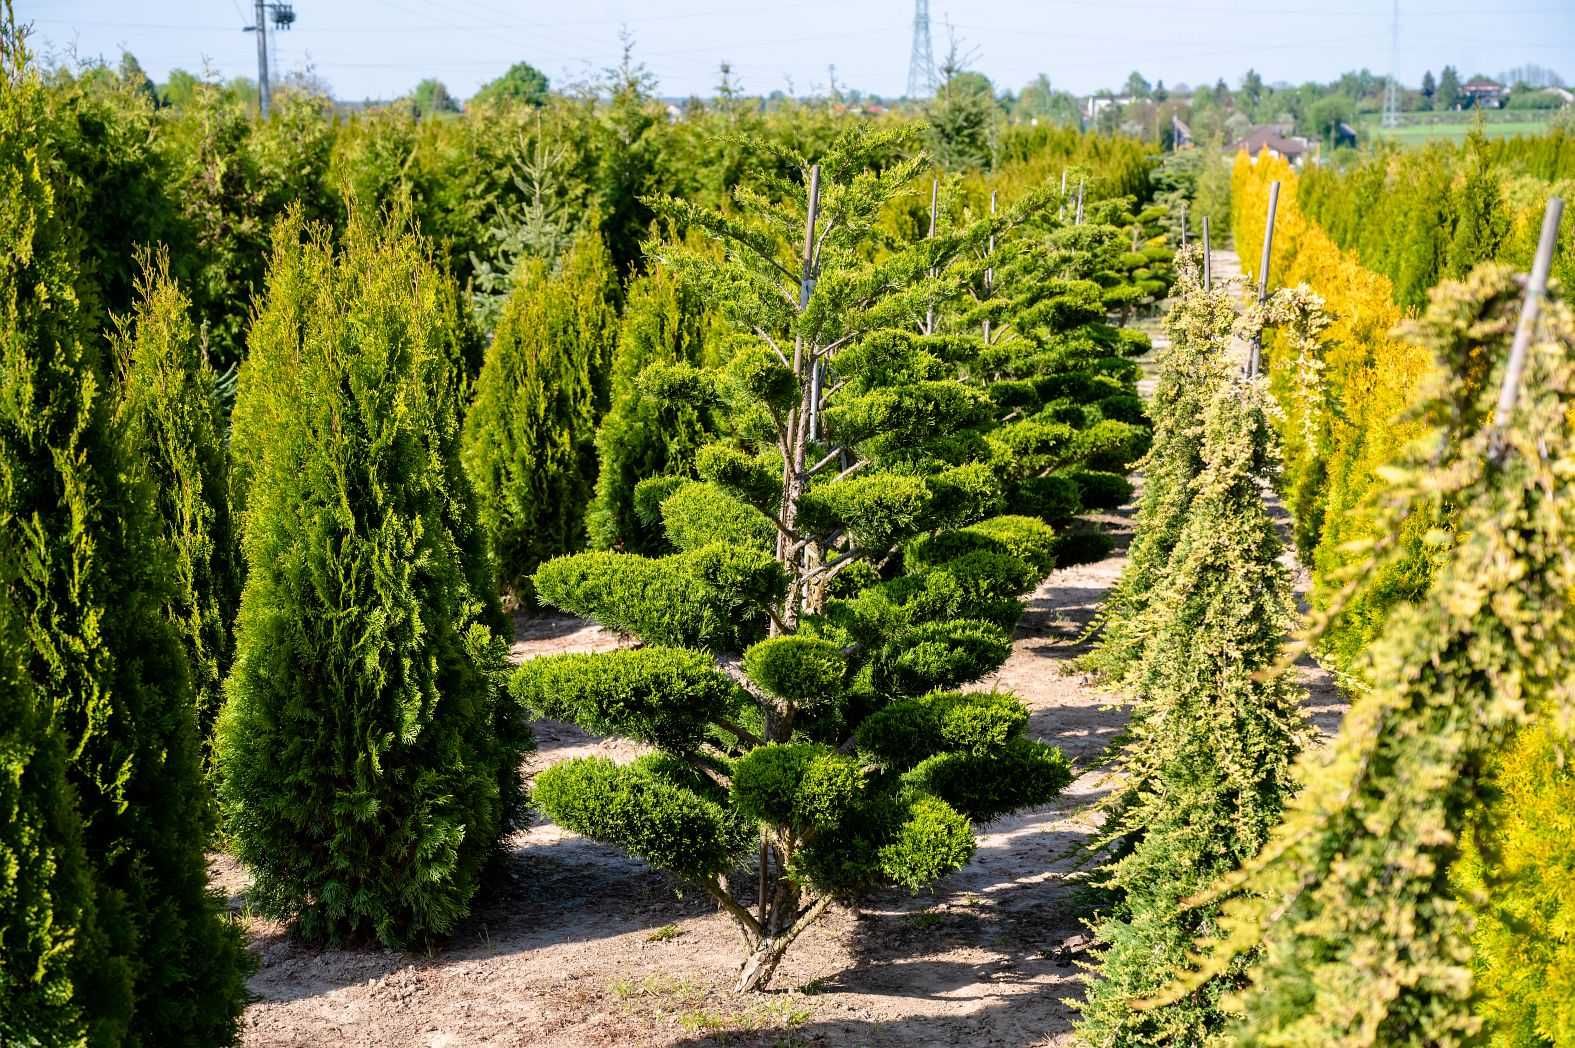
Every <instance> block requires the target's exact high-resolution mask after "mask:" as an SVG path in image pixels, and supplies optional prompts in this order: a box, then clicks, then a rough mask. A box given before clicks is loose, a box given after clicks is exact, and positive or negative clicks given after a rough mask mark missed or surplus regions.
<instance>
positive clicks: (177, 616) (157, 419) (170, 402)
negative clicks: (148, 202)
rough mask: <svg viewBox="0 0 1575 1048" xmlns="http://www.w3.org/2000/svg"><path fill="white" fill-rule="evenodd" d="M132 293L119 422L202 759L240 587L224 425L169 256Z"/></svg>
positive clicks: (226, 666)
mask: <svg viewBox="0 0 1575 1048" xmlns="http://www.w3.org/2000/svg"><path fill="white" fill-rule="evenodd" d="M137 294H138V299H137V304H136V310H135V312H134V313H133V315H132V316H131V317H130V318H127V319H126V320H123V321H121V322H120V323H119V325H118V330H117V333H116V337H115V346H116V349H117V352H118V353H119V355H120V358H121V361H122V365H123V366H124V368H125V379H124V382H123V385H122V392H121V402H120V409H119V411H120V418H121V423H122V425H123V426H124V427H125V431H126V438H127V441H128V443H129V445H130V447H131V449H132V455H133V456H134V458H135V459H136V461H138V462H139V463H140V464H141V465H142V467H143V468H144V469H145V470H146V472H147V476H148V479H149V480H150V481H151V483H152V486H153V489H154V491H155V492H156V493H157V494H156V498H157V507H158V512H159V517H160V518H161V520H162V521H163V525H164V528H163V530H164V535H165V538H166V539H167V540H168V542H169V544H170V546H171V547H172V549H173V551H174V560H173V564H172V567H173V569H174V570H173V587H172V588H173V591H174V592H173V594H172V599H171V601H170V603H169V605H168V606H167V607H166V609H165V612H166V614H167V615H168V616H169V618H170V620H171V621H172V622H174V623H175V626H176V628H177V629H178V630H179V631H180V634H181V638H182V640H183V641H184V643H185V646H186V661H187V664H188V665H189V666H190V667H191V674H192V684H193V691H194V692H195V698H196V706H195V709H196V716H197V736H198V738H199V739H200V740H201V742H202V748H203V757H204V762H205V763H208V762H209V761H211V747H212V736H213V725H214V721H215V719H216V718H217V717H218V714H219V707H220V706H221V705H222V703H223V697H224V696H223V682H224V677H225V676H226V674H228V673H229V670H230V661H231V658H232V657H233V655H234V644H233V641H232V638H231V633H230V630H231V627H232V626H233V624H234V622H235V613H236V611H237V609H238V606H239V604H240V587H241V578H240V575H241V565H240V548H239V544H238V543H237V541H236V536H235V532H234V529H233V528H232V526H231V521H230V493H229V466H228V462H227V461H226V452H225V423H224V418H223V413H222V408H221V405H220V403H219V397H218V391H217V389H216V376H215V374H214V373H213V371H212V369H211V368H209V366H208V361H207V355H206V353H205V352H204V347H203V345H202V342H201V341H200V338H199V336H198V333H197V329H196V326H195V325H194V324H193V322H192V319H191V311H190V303H189V302H188V300H187V298H186V296H185V294H184V293H183V292H182V291H181V290H180V288H179V287H177V286H176V285H175V283H174V282H173V281H172V280H171V279H170V275H169V256H168V255H167V254H166V253H164V252H160V253H158V254H157V255H152V256H148V257H146V258H144V260H143V273H142V278H141V280H140V281H139V284H138V290H137Z"/></svg>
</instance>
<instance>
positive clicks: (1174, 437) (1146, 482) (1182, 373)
mask: <svg viewBox="0 0 1575 1048" xmlns="http://www.w3.org/2000/svg"><path fill="white" fill-rule="evenodd" d="M1180 263H1181V264H1180V277H1179V279H1178V281H1177V295H1176V298H1175V304H1174V305H1173V306H1172V307H1171V310H1170V312H1169V313H1168V314H1167V315H1166V317H1165V329H1166V333H1167V334H1169V336H1170V348H1169V349H1168V350H1166V352H1165V353H1164V355H1163V356H1161V357H1160V361H1159V374H1158V376H1157V379H1156V382H1155V386H1154V397H1153V401H1152V404H1153V407H1152V412H1153V416H1154V439H1153V445H1152V447H1151V448H1150V449H1149V452H1148V455H1147V457H1146V458H1145V459H1144V460H1143V462H1142V464H1141V466H1140V468H1141V469H1142V472H1143V494H1142V498H1141V499H1140V501H1139V502H1138V510H1137V531H1136V534H1135V535H1134V536H1133V539H1132V545H1131V547H1130V548H1129V549H1128V551H1127V564H1126V567H1125V568H1123V569H1122V572H1121V577H1120V578H1119V579H1117V580H1116V585H1115V587H1114V588H1113V589H1112V590H1111V593H1110V596H1109V597H1108V598H1106V601H1105V606H1104V608H1103V609H1102V611H1101V620H1100V623H1099V631H1100V632H1099V641H1098V644H1097V645H1096V647H1095V648H1094V649H1093V650H1092V651H1091V652H1089V653H1088V655H1086V656H1084V658H1083V659H1082V660H1081V661H1082V664H1083V665H1084V666H1086V667H1088V668H1090V669H1093V670H1095V671H1096V672H1098V673H1100V674H1101V675H1102V676H1104V677H1105V678H1106V679H1108V680H1111V681H1120V680H1123V679H1124V678H1125V677H1126V676H1127V675H1128V674H1129V673H1130V672H1131V671H1132V669H1133V667H1134V666H1135V665H1136V664H1137V661H1138V659H1139V657H1140V656H1141V654H1142V647H1143V636H1142V633H1141V632H1140V630H1139V627H1138V623H1139V620H1140V618H1141V616H1142V614H1143V612H1144V609H1145V608H1147V607H1148V605H1149V603H1150V602H1151V601H1152V599H1153V594H1154V592H1155V590H1156V587H1157V584H1158V582H1159V580H1160V579H1161V578H1163V577H1164V574H1165V571H1166V567H1167V565H1168V564H1169V562H1170V557H1171V553H1172V551H1173V550H1174V549H1175V547H1176V542H1177V541H1178V539H1179V538H1180V536H1181V530H1182V527H1183V526H1184V524H1185V523H1186V520H1187V516H1188V510H1189V507H1190V506H1191V504H1192V498H1193V495H1194V493H1195V491H1196V485H1195V483H1194V482H1195V480H1196V478H1197V476H1198V474H1199V473H1201V472H1202V470H1203V424H1202V423H1203V417H1204V409H1205V408H1206V406H1207V405H1208V404H1209V403H1210V401H1211V400H1212V399H1213V396H1214V393H1215V391H1216V390H1218V389H1219V387H1220V385H1221V383H1223V382H1224V380H1225V376H1226V373H1227V371H1228V370H1229V364H1228V363H1227V362H1226V358H1225V348H1226V344H1227V341H1228V339H1229V338H1230V333H1231V330H1232V327H1233V325H1234V323H1235V320H1236V310H1235V306H1234V304H1233V303H1232V301H1231V295H1230V292H1229V291H1227V290H1226V289H1225V288H1224V287H1218V288H1214V289H1212V290H1204V288H1203V284H1202V270H1201V264H1200V263H1201V256H1200V254H1199V252H1198V250H1197V249H1196V248H1188V249H1187V250H1186V251H1184V252H1183V253H1182V256H1181V260H1180Z"/></svg>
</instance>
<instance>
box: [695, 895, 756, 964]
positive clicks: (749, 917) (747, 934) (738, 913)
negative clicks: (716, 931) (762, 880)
mask: <svg viewBox="0 0 1575 1048" xmlns="http://www.w3.org/2000/svg"><path fill="white" fill-rule="evenodd" d="M701 887H703V888H704V889H705V893H706V894H707V895H709V896H711V898H713V899H715V900H716V901H717V904H718V905H720V906H721V907H722V909H723V910H724V911H725V912H726V913H727V915H728V916H729V917H731V918H733V921H734V923H736V924H737V925H738V930H739V931H741V932H743V933H744V941H745V942H747V943H748V944H749V948H750V949H751V950H752V949H754V948H755V947H756V946H757V945H759V943H760V940H761V939H762V938H763V937H764V936H765V934H766V930H765V929H764V928H762V927H761V926H760V922H759V921H757V920H755V918H754V915H753V914H751V913H750V912H749V911H748V910H746V909H744V908H743V907H742V906H740V905H738V901H737V900H736V899H734V898H733V896H732V894H731V893H730V892H729V891H728V890H727V889H726V888H724V887H722V885H721V884H720V883H719V882H717V881H715V880H711V881H706V882H704V883H703V884H702V885H701Z"/></svg>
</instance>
